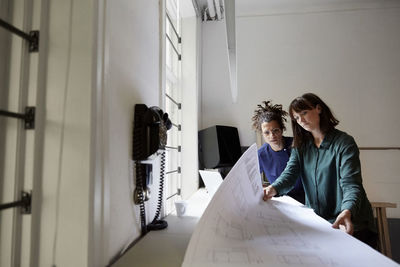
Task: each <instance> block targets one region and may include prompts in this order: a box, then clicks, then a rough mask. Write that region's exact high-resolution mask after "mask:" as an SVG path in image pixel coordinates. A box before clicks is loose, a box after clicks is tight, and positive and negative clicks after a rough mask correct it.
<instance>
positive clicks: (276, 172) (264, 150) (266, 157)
mask: <svg viewBox="0 0 400 267" xmlns="http://www.w3.org/2000/svg"><path fill="white" fill-rule="evenodd" d="M283 138H284V140H285V146H284V149H282V150H281V151H274V150H273V149H272V148H271V147H270V145H269V144H267V143H265V144H263V145H262V146H261V147H260V149H259V150H258V162H259V164H260V171H261V172H263V173H264V174H265V176H266V177H267V179H268V181H269V182H270V183H271V184H272V183H273V182H274V181H275V180H276V179H277V178H278V177H279V176H280V175H281V173H282V172H283V170H284V169H285V167H286V163H287V162H288V161H289V157H290V153H291V145H292V141H293V138H292V137H285V136H284V137H283ZM299 178H300V176H299V177H298V179H297V181H296V184H295V186H294V188H293V189H292V190H291V191H290V192H289V193H288V195H289V196H291V197H293V198H294V199H296V200H297V201H299V202H301V203H303V204H304V189H303V184H302V182H301V179H299Z"/></svg>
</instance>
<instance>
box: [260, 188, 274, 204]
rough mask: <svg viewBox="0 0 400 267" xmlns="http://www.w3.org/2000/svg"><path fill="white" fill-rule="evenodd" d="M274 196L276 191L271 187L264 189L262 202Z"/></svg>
mask: <svg viewBox="0 0 400 267" xmlns="http://www.w3.org/2000/svg"><path fill="white" fill-rule="evenodd" d="M275 195H276V190H275V188H273V187H272V186H267V187H266V188H265V189H264V197H263V200H264V201H267V200H268V199H271V198H272V197H273V196H275Z"/></svg>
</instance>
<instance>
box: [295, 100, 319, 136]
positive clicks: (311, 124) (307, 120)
mask: <svg viewBox="0 0 400 267" xmlns="http://www.w3.org/2000/svg"><path fill="white" fill-rule="evenodd" d="M320 113H321V107H320V106H319V105H317V106H316V107H315V108H313V109H305V110H302V111H300V112H295V111H293V118H294V119H295V120H296V122H297V123H298V124H299V125H300V126H301V127H302V128H303V129H304V130H306V131H309V132H313V131H315V130H320V127H319V120H320V118H319V114H320Z"/></svg>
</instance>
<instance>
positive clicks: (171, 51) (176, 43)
mask: <svg viewBox="0 0 400 267" xmlns="http://www.w3.org/2000/svg"><path fill="white" fill-rule="evenodd" d="M180 24H181V18H180V10H179V1H178V0H167V1H166V16H165V35H166V36H165V56H166V58H165V68H166V70H165V80H166V84H165V111H166V112H167V113H168V114H169V117H170V120H171V122H172V125H173V126H172V128H171V129H170V130H169V131H168V141H167V149H166V151H167V152H166V180H165V187H166V199H167V201H166V202H165V209H166V213H167V214H168V213H170V212H171V211H172V210H173V208H174V201H175V200H176V199H177V197H179V195H180V190H181V144H182V141H181V122H182V118H181V104H180V103H181V99H182V93H181V78H182V75H181V37H180V36H181V34H180V33H181V25H180Z"/></svg>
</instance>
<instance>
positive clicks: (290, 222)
mask: <svg viewBox="0 0 400 267" xmlns="http://www.w3.org/2000/svg"><path fill="white" fill-rule="evenodd" d="M262 196H263V190H262V184H261V177H260V171H259V165H258V157H257V147H256V145H255V144H254V145H252V146H251V147H250V148H249V149H248V150H247V151H246V152H245V153H244V154H243V156H242V157H241V158H240V159H239V161H238V162H237V163H236V165H235V166H234V167H233V168H232V170H231V171H230V173H229V174H228V175H227V177H226V178H225V179H224V181H223V183H222V184H221V186H220V187H219V189H218V190H217V192H216V193H215V194H214V197H213V198H212V200H211V201H210V203H209V205H208V207H207V208H206V210H205V211H204V213H203V216H202V217H201V219H200V221H199V223H198V224H197V226H196V229H195V231H194V233H193V235H192V237H191V240H190V242H189V245H188V248H187V250H186V254H185V258H184V262H183V264H182V266H183V267H200V266H201V267H203V266H288V267H295V266H296V267H297V266H307V267H308V266H335V267H336V266H338V267H340V266H351V267H354V266H363V267H365V266H371V267H376V266H379V267H384V266H399V265H398V264H397V263H395V262H394V261H392V260H391V259H389V258H387V257H386V256H384V255H382V254H380V253H379V252H377V251H375V250H373V249H372V248H370V247H369V246H367V245H365V244H364V243H362V242H360V241H358V240H357V239H355V238H353V237H352V236H350V235H348V234H346V233H344V232H342V231H341V230H337V229H333V228H332V226H331V224H330V223H329V222H327V221H326V220H324V219H322V218H321V217H319V216H317V215H316V214H315V213H314V211H313V210H311V209H308V208H306V207H304V206H302V205H300V204H298V202H296V201H294V200H293V199H291V198H290V197H278V198H273V199H271V200H269V201H267V202H264V201H262Z"/></svg>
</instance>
